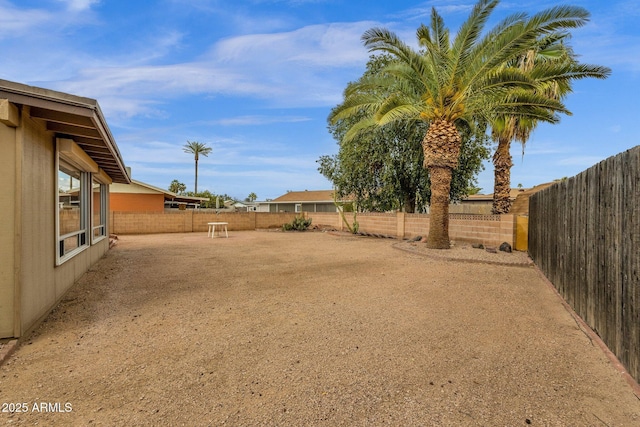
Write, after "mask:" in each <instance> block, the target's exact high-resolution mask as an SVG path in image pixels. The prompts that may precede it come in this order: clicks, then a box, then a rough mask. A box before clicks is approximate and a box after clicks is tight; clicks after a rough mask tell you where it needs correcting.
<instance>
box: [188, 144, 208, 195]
mask: <svg viewBox="0 0 640 427" xmlns="http://www.w3.org/2000/svg"><path fill="white" fill-rule="evenodd" d="M211 150H212V148H211V147H209V146H207V144H204V143H202V142H197V141H187V143H186V144H185V145H184V146H183V151H184V152H185V153H191V154H193V157H194V158H195V160H196V182H195V186H194V187H195V190H194V194H196V195H197V194H198V160H199V159H200V156H201V155H202V156H205V157H207V156H208V155H209V153H211Z"/></svg>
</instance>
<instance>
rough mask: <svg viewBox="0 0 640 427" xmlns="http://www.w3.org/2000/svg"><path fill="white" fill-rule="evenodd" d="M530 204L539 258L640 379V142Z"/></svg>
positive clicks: (533, 250) (532, 243) (534, 252)
mask: <svg viewBox="0 0 640 427" xmlns="http://www.w3.org/2000/svg"><path fill="white" fill-rule="evenodd" d="M529 203H530V205H529V254H530V255H531V258H532V259H533V261H534V262H535V263H536V264H537V265H538V266H539V268H540V269H541V270H542V272H543V273H544V274H545V275H546V277H547V278H548V279H549V280H550V281H551V282H552V283H553V284H554V286H555V287H556V288H557V289H558V292H559V293H560V294H561V295H562V296H563V297H564V298H565V300H566V301H567V302H568V303H569V304H570V305H571V306H572V307H573V309H574V310H575V311H576V313H578V315H580V317H582V319H583V320H584V321H585V322H586V323H587V324H588V325H589V326H590V327H591V328H592V329H593V330H594V331H596V332H597V333H598V335H599V336H600V337H601V338H602V340H603V341H604V343H605V344H606V345H607V346H608V347H609V349H610V350H611V351H612V352H613V353H614V354H615V355H616V356H617V357H618V359H619V360H620V361H621V362H622V363H623V365H624V366H625V367H626V369H627V370H628V372H629V374H630V375H631V376H633V377H634V378H635V379H636V381H640V146H637V147H635V148H633V149H631V150H628V151H626V152H624V153H621V154H619V155H617V156H616V157H611V158H609V159H607V160H604V161H602V162H601V163H599V164H597V165H595V166H593V167H592V168H590V169H588V170H586V171H584V172H582V173H580V174H579V175H577V176H575V177H573V178H569V179H567V180H563V181H561V182H558V183H557V184H555V185H553V186H551V187H549V188H547V189H545V190H542V191H540V192H539V193H537V194H535V195H533V196H532V197H531V199H530V202H529Z"/></svg>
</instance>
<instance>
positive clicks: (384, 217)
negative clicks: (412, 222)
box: [347, 212, 398, 237]
mask: <svg viewBox="0 0 640 427" xmlns="http://www.w3.org/2000/svg"><path fill="white" fill-rule="evenodd" d="M352 218H353V216H351V217H347V219H348V220H351V219H352ZM357 220H358V225H359V230H360V231H361V232H363V233H372V234H382V235H385V236H394V237H397V230H398V225H397V214H395V213H391V214H387V213H372V212H366V213H359V214H358V216H357Z"/></svg>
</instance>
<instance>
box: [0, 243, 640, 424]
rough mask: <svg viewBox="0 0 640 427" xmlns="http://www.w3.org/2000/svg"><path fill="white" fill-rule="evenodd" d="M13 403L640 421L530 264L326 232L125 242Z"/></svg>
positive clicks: (92, 280)
mask: <svg viewBox="0 0 640 427" xmlns="http://www.w3.org/2000/svg"><path fill="white" fill-rule="evenodd" d="M394 246H395V247H394ZM399 248H400V249H404V250H398V249H399ZM487 256H494V257H493V258H491V257H489V258H486V257H487ZM499 257H502V258H499ZM469 261H475V262H469ZM486 261H488V262H486ZM0 403H2V405H3V407H2V410H3V411H2V412H0V424H7V425H35V424H37V425H65V426H68V425H80V426H88V425H107V426H134V425H136V426H144V425H150V426H151V425H154V426H156V425H174V426H178V425H185V426H219V425H233V426H256V425H265V426H305V425H324V426H378V425H389V426H436V425H437V426H526V425H533V426H638V425H640V399H639V397H638V396H636V395H635V394H634V389H633V388H632V387H631V386H630V385H629V384H628V383H627V382H625V380H624V379H623V378H622V377H621V375H620V373H619V371H618V370H616V369H615V367H614V365H613V364H612V363H611V362H610V361H609V359H608V358H607V357H606V355H605V354H604V353H603V351H602V350H601V349H600V348H599V347H598V346H597V345H595V344H594V343H593V342H592V340H591V339H590V338H589V336H588V335H587V334H585V333H584V331H583V330H582V329H581V328H580V327H579V325H578V323H577V322H576V321H575V320H574V319H573V317H572V316H571V315H570V313H569V312H567V310H566V309H565V308H564V307H563V305H562V303H561V301H560V300H559V298H558V297H557V295H556V294H555V293H554V292H553V290H552V289H551V288H550V287H549V286H548V285H547V283H546V282H545V281H544V280H542V278H541V277H540V275H539V273H538V272H537V270H536V269H535V268H533V267H532V266H531V265H530V264H529V261H528V258H527V257H526V255H525V254H523V253H513V254H505V253H502V254H487V253H486V252H484V251H481V250H477V249H471V248H467V247H456V248H455V249H453V250H452V251H445V252H443V251H435V252H434V251H430V250H426V249H424V248H423V246H420V244H419V243H414V244H412V243H407V242H405V243H399V242H398V241H394V240H388V239H375V238H364V237H353V236H344V235H342V236H341V235H334V234H330V233H321V232H307V233H295V232H291V233H282V232H275V231H271V232H267V231H255V232H230V235H229V238H228V239H225V238H216V239H208V238H207V237H206V234H205V233H189V234H164V235H145V236H120V239H119V241H118V244H117V245H116V246H115V247H114V248H113V249H112V250H110V251H109V253H108V254H107V255H106V256H105V257H104V258H103V259H102V260H101V261H100V262H98V263H97V264H96V265H95V266H94V267H93V268H92V269H91V270H90V271H89V272H88V273H87V274H85V275H84V276H83V277H82V278H81V280H80V281H79V282H78V283H77V284H76V286H75V287H74V288H73V289H72V290H71V292H70V293H69V294H67V295H66V296H65V298H64V299H63V301H62V302H61V304H60V305H59V306H58V307H57V308H56V309H55V310H54V311H53V312H52V314H51V315H50V316H49V317H48V318H47V319H46V321H45V322H44V323H42V325H41V326H40V327H38V328H37V329H36V330H35V331H34V332H33V333H32V334H31V335H30V336H28V337H26V339H24V340H23V342H22V344H21V345H20V347H19V348H18V349H17V350H16V352H15V353H14V354H13V356H11V357H10V358H9V360H8V361H7V362H5V363H4V365H2V366H1V367H0ZM11 405H13V406H11ZM17 405H19V406H17ZM10 406H11V408H13V409H14V410H15V411H14V412H7V411H5V409H7V410H8V409H10Z"/></svg>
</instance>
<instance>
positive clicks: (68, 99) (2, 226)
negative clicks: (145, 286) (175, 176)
mask: <svg viewBox="0 0 640 427" xmlns="http://www.w3.org/2000/svg"><path fill="white" fill-rule="evenodd" d="M0 170H1V171H2V180H1V181H0V218H1V219H2V221H0V338H7V337H20V336H22V335H24V334H25V333H26V332H28V331H29V330H30V329H31V328H33V327H34V326H35V325H36V324H37V323H38V321H39V320H40V319H42V318H44V316H46V315H47V314H48V313H49V311H50V310H51V309H52V308H53V307H54V306H55V305H56V304H57V303H58V301H60V299H61V298H62V297H63V295H64V294H65V293H66V292H67V291H68V290H69V289H70V288H71V286H72V285H73V283H74V282H75V281H76V280H77V279H79V278H80V276H82V274H84V273H85V272H86V271H87V270H88V269H89V268H90V267H91V265H92V264H93V263H95V262H96V261H97V260H98V259H100V258H101V257H102V256H103V255H104V254H105V253H106V252H107V250H108V249H109V228H108V227H109V209H108V202H109V184H111V183H112V182H116V183H121V184H127V183H129V182H130V179H129V176H128V174H127V172H126V169H125V166H124V162H123V160H122V157H121V155H120V152H119V151H118V147H117V145H116V142H115V140H114V139H113V136H112V135H111V132H110V131H109V127H108V126H107V122H106V121H105V118H104V116H103V114H102V111H101V110H100V107H99V106H98V103H97V102H96V101H95V100H93V99H89V98H82V97H78V96H74V95H69V94H66V93H61V92H56V91H52V90H47V89H41V88H37V87H31V86H26V85H23V84H19V83H14V82H9V81H6V80H0Z"/></svg>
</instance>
